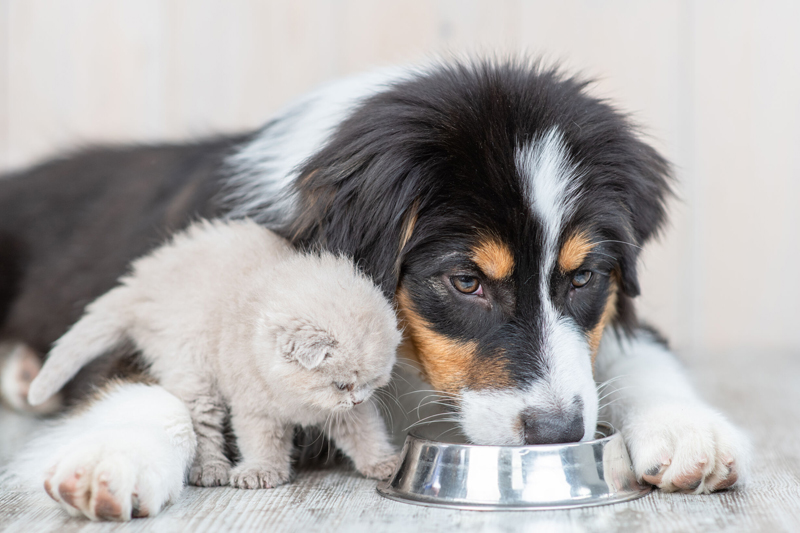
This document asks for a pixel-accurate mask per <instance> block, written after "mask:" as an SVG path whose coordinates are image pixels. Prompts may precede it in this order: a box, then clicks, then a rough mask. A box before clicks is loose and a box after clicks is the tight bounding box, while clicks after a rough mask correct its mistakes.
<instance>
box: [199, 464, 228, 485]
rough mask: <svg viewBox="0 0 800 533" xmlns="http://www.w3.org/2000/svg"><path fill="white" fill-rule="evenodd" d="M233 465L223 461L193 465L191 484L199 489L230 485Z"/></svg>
mask: <svg viewBox="0 0 800 533" xmlns="http://www.w3.org/2000/svg"><path fill="white" fill-rule="evenodd" d="M230 473H231V465H230V463H226V462H223V461H210V462H203V463H198V462H195V464H193V465H192V468H191V469H190V470H189V483H191V484H192V485H196V486H198V487H222V486H225V485H227V484H228V480H229V479H230Z"/></svg>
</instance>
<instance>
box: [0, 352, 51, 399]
mask: <svg viewBox="0 0 800 533" xmlns="http://www.w3.org/2000/svg"><path fill="white" fill-rule="evenodd" d="M41 370H42V361H41V358H40V357H39V356H38V355H37V354H36V352H35V351H33V349H31V348H30V347H28V346H27V345H25V344H22V343H19V344H17V345H15V346H14V347H13V348H11V350H10V351H9V352H8V355H6V357H5V360H4V361H3V364H2V368H0V395H2V399H3V400H4V401H5V403H7V404H8V405H9V406H10V407H12V408H14V409H16V410H17V411H20V412H23V413H31V414H36V415H48V414H52V413H54V412H56V411H58V410H59V409H60V408H61V396H60V395H59V394H55V395H53V396H51V397H50V398H49V399H48V400H47V401H46V402H44V403H43V404H41V405H37V406H32V405H31V404H30V403H28V391H29V390H30V388H31V382H32V381H33V379H34V378H35V377H36V376H38V375H39V372H40V371H41Z"/></svg>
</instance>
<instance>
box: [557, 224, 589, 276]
mask: <svg viewBox="0 0 800 533" xmlns="http://www.w3.org/2000/svg"><path fill="white" fill-rule="evenodd" d="M592 248H594V243H593V242H592V241H591V240H589V235H588V234H587V233H586V232H583V231H580V232H577V233H575V234H573V235H572V236H571V237H570V238H569V239H567V242H565V243H564V246H562V247H561V252H560V253H559V254H558V266H559V267H560V268H561V271H562V272H570V271H572V270H575V269H577V268H578V267H580V266H581V265H582V264H583V261H584V260H585V259H586V256H587V255H589V252H591V251H592Z"/></svg>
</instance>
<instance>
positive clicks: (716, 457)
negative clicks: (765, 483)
mask: <svg viewBox="0 0 800 533" xmlns="http://www.w3.org/2000/svg"><path fill="white" fill-rule="evenodd" d="M622 434H623V437H624V438H625V442H626V444H627V445H628V450H629V451H630V455H631V459H632V460H633V467H634V471H635V472H636V476H637V477H638V478H639V480H644V481H646V482H647V483H650V484H652V485H655V486H657V487H658V488H660V489H662V490H665V491H668V492H674V491H679V492H686V493H693V494H708V493H710V492H713V491H715V490H721V489H726V488H728V487H731V486H733V485H734V484H736V483H739V484H741V483H742V480H743V479H744V477H745V475H746V473H747V467H748V464H749V459H750V444H749V441H748V439H747V437H745V436H744V435H743V434H742V433H741V432H740V431H739V430H738V429H737V428H735V427H734V426H733V425H732V424H731V423H730V422H728V421H727V420H726V419H725V418H724V417H723V416H722V415H721V414H719V413H717V412H715V411H713V410H712V409H710V408H708V407H706V406H704V405H696V404H688V403H670V404H654V405H653V406H651V407H648V408H643V409H640V410H638V411H637V412H636V413H634V414H633V416H631V417H630V418H629V419H628V420H626V421H625V425H624V427H623V429H622Z"/></svg>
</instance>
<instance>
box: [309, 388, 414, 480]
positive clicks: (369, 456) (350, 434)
mask: <svg viewBox="0 0 800 533" xmlns="http://www.w3.org/2000/svg"><path fill="white" fill-rule="evenodd" d="M325 429H326V430H327V431H326V432H327V433H328V436H330V437H331V438H332V439H333V440H334V443H335V444H336V446H337V447H338V448H339V449H340V450H342V452H344V454H345V455H347V456H348V457H350V459H352V461H353V464H354V465H355V467H356V470H358V471H359V472H361V473H362V474H364V475H365V476H367V477H370V478H374V479H386V478H388V477H389V476H390V475H392V473H393V472H394V469H395V467H396V466H397V461H398V459H399V455H397V452H396V450H395V449H394V447H393V446H392V445H391V443H390V441H389V434H388V432H387V431H386V425H385V424H384V422H383V418H382V417H381V415H380V413H379V412H378V408H377V407H376V406H375V405H374V404H373V403H372V402H364V403H362V404H360V405H357V406H355V407H354V408H353V409H351V410H350V411H348V412H342V413H337V415H336V416H335V418H334V420H333V422H332V423H331V424H330V425H329V427H328V428H325Z"/></svg>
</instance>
